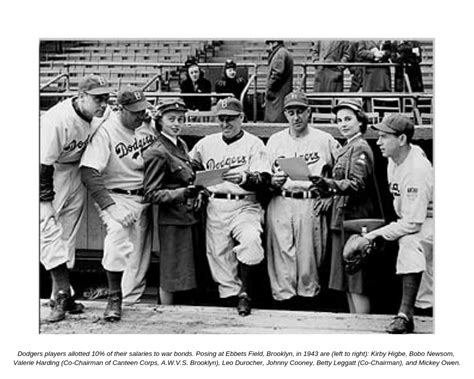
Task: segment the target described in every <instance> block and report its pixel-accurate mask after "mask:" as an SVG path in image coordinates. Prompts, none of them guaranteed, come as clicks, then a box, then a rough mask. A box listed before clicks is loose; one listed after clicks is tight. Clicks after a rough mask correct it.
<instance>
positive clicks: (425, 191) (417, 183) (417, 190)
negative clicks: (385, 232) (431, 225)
mask: <svg viewBox="0 0 474 379" xmlns="http://www.w3.org/2000/svg"><path fill="white" fill-rule="evenodd" d="M410 174H411V175H409V176H408V178H407V180H406V182H405V183H403V186H402V192H401V194H400V196H401V210H400V213H401V218H402V219H404V220H406V221H407V222H415V223H423V222H424V221H425V219H426V217H427V213H428V205H429V203H430V201H431V192H432V188H431V185H430V178H429V177H430V176H431V175H430V174H429V173H426V172H424V171H422V170H414V171H412V172H411V173H410Z"/></svg>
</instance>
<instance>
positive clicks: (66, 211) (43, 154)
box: [40, 75, 111, 322]
mask: <svg viewBox="0 0 474 379" xmlns="http://www.w3.org/2000/svg"><path fill="white" fill-rule="evenodd" d="M110 91H111V88H110V87H109V85H108V83H107V82H106V80H105V79H104V78H102V77H100V76H96V75H91V76H87V77H85V78H83V79H82V80H81V82H80V83H79V90H78V94H77V96H74V97H72V98H70V99H67V100H65V101H63V102H61V103H59V104H57V105H55V106H54V107H53V108H51V109H50V110H49V111H47V112H46V113H45V114H44V115H43V116H42V117H41V119H40V261H41V263H42V264H43V266H44V267H45V268H46V270H48V271H49V272H50V274H51V278H52V284H53V286H52V287H53V290H52V301H51V304H52V309H51V313H50V315H49V316H48V321H50V322H56V321H60V320H62V319H64V317H65V314H66V312H70V313H81V312H82V311H83V308H84V306H83V305H82V304H80V303H76V302H75V301H74V300H73V299H72V297H71V286H70V282H69V270H70V269H72V267H73V266H74V261H75V244H76V236H77V232H78V230H79V226H80V224H81V219H82V216H83V205H84V195H85V191H84V187H83V186H82V183H81V179H80V174H79V168H78V167H79V161H80V159H81V156H82V153H83V152H84V149H85V148H86V146H87V144H88V143H89V140H90V138H91V136H92V135H93V133H94V132H95V131H96V130H97V128H98V126H99V125H100V123H101V122H102V121H103V120H104V119H105V118H106V111H107V109H108V107H107V101H108V99H109V93H110Z"/></svg>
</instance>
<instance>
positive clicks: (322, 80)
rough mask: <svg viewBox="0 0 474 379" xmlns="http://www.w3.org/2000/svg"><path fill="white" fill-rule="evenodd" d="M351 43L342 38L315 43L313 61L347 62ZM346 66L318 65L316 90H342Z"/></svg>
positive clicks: (315, 82)
mask: <svg viewBox="0 0 474 379" xmlns="http://www.w3.org/2000/svg"><path fill="white" fill-rule="evenodd" d="M349 48H350V46H349V43H348V42H347V41H341V40H324V41H316V42H314V43H313V49H312V54H313V62H343V63H345V62H347V61H348V60H349ZM343 73H344V66H316V75H315V78H314V92H342V91H343V90H344V75H343Z"/></svg>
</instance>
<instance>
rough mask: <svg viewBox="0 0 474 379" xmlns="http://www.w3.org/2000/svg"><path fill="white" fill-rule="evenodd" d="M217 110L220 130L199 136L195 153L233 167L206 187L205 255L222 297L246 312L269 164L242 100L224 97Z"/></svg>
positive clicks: (207, 162)
mask: <svg viewBox="0 0 474 379" xmlns="http://www.w3.org/2000/svg"><path fill="white" fill-rule="evenodd" d="M216 112H217V118H218V122H219V125H220V127H221V130H222V132H221V133H217V134H213V135H210V136H207V137H204V138H203V139H202V140H200V141H199V142H198V143H197V144H196V146H194V148H193V149H192V151H191V157H193V158H194V159H196V160H197V161H199V162H201V163H202V165H203V166H204V168H205V169H206V170H215V169H222V168H229V171H227V172H226V173H225V174H224V175H223V176H222V179H223V180H224V181H223V182H222V183H220V184H216V185H213V186H210V187H209V188H208V190H209V191H210V198H209V204H208V206H207V224H206V238H207V257H208V259H209V265H210V268H211V273H212V276H213V278H214V280H215V281H216V282H217V283H218V286H219V295H220V297H221V298H222V299H225V300H226V301H225V302H226V303H227V304H229V305H233V306H235V305H237V310H238V312H239V314H240V315H241V316H247V315H248V314H250V311H251V305H250V301H251V299H250V293H251V291H252V289H251V288H250V272H251V267H252V266H255V265H257V264H258V263H260V262H262V260H263V247H262V241H261V234H262V231H263V229H262V222H263V210H262V207H261V205H260V204H259V202H258V201H257V197H256V191H258V190H259V189H261V188H266V187H267V186H268V184H269V180H270V174H269V172H270V166H269V161H268V157H267V154H266V151H265V146H264V145H263V142H262V141H261V140H260V139H259V138H258V137H255V136H254V135H252V134H249V133H247V132H245V131H243V130H242V120H243V117H244V115H243V111H242V104H241V103H240V101H238V100H237V99H234V98H226V99H222V100H220V101H219V102H218V103H217V111H216Z"/></svg>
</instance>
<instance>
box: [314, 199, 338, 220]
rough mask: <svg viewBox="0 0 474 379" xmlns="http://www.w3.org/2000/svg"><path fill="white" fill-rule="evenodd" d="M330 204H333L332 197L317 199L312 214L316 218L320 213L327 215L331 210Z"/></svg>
mask: <svg viewBox="0 0 474 379" xmlns="http://www.w3.org/2000/svg"><path fill="white" fill-rule="evenodd" d="M332 203H333V198H332V197H325V198H319V199H317V200H316V201H315V203H314V207H313V210H314V214H315V215H316V216H317V215H319V214H321V213H327V212H328V211H329V210H330V209H331V206H332Z"/></svg>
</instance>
